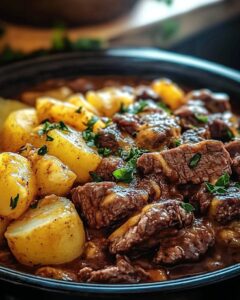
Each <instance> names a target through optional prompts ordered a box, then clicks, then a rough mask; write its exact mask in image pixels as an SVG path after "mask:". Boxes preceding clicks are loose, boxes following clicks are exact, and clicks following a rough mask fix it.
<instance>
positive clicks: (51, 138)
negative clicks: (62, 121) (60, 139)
mask: <svg viewBox="0 0 240 300" xmlns="http://www.w3.org/2000/svg"><path fill="white" fill-rule="evenodd" d="M53 140H54V138H53V137H51V136H50V135H48V134H47V137H46V141H47V142H52V141H53Z"/></svg>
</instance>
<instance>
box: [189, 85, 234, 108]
mask: <svg viewBox="0 0 240 300" xmlns="http://www.w3.org/2000/svg"><path fill="white" fill-rule="evenodd" d="M187 99H188V100H200V101H202V102H204V104H205V106H206V108H207V109H208V110H209V111H210V112H211V113H216V112H225V111H231V105H230V100H229V97H228V95H226V94H223V93H213V92H211V91H210V90H208V89H202V90H196V91H192V92H190V93H189V94H188V95H187Z"/></svg>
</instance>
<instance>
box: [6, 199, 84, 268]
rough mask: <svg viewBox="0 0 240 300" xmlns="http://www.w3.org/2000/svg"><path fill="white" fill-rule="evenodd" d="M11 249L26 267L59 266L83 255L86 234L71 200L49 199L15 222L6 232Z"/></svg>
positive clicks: (42, 201)
mask: <svg viewBox="0 0 240 300" xmlns="http://www.w3.org/2000/svg"><path fill="white" fill-rule="evenodd" d="M5 237H6V239H7V242H8V245H9V248H10V250H11V251H12V253H13V255H14V256H15V257H16V259H17V260H18V261H19V262H20V263H22V264H24V265H29V266H33V265H49V264H50V265H57V264H63V263H67V262H70V261H72V260H74V259H76V258H77V257H79V256H80V255H81V254H82V252H83V247H84V243H85V232H84V227H83V224H82V221H81V219H80V217H79V215H78V213H77V211H76V209H75V207H74V205H73V204H72V202H71V201H69V200H68V199H66V198H59V197H57V196H49V197H46V198H44V199H43V200H41V201H40V202H39V204H38V206H37V208H35V209H29V210H28V211H27V212H26V213H25V214H24V215H23V216H22V217H20V218H19V219H18V220H16V221H14V222H13V223H11V224H10V226H9V227H8V228H7V231H6V233H5Z"/></svg>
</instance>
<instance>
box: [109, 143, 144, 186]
mask: <svg viewBox="0 0 240 300" xmlns="http://www.w3.org/2000/svg"><path fill="white" fill-rule="evenodd" d="M119 152H120V156H121V158H122V159H123V160H125V161H126V165H125V166H124V167H122V168H120V169H117V170H115V171H114V172H113V173H112V174H113V176H114V178H115V179H116V180H117V181H121V182H125V183H130V182H131V181H132V180H133V176H134V175H135V174H136V172H137V169H136V165H137V160H138V158H139V157H140V156H141V155H142V154H143V153H146V152H147V151H146V150H144V149H139V148H131V150H130V151H125V150H120V151H119Z"/></svg>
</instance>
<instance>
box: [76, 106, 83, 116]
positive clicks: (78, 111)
mask: <svg viewBox="0 0 240 300" xmlns="http://www.w3.org/2000/svg"><path fill="white" fill-rule="evenodd" d="M82 109H83V107H82V106H79V108H78V109H76V111H75V112H76V113H78V114H80V113H81V112H82Z"/></svg>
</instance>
